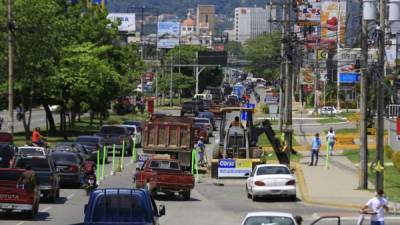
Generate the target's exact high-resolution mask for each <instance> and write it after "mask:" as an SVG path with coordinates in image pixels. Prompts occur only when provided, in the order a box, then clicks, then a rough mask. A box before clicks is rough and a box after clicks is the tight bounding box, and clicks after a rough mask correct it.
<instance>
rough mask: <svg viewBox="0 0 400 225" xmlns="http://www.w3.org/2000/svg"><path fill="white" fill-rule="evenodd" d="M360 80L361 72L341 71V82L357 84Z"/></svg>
mask: <svg viewBox="0 0 400 225" xmlns="http://www.w3.org/2000/svg"><path fill="white" fill-rule="evenodd" d="M359 81H360V74H359V73H340V74H339V82H340V83H341V84H355V83H358V82H359Z"/></svg>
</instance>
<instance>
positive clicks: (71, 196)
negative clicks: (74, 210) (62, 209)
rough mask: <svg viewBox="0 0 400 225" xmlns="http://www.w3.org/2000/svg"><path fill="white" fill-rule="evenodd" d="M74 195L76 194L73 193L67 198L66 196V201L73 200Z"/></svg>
mask: <svg viewBox="0 0 400 225" xmlns="http://www.w3.org/2000/svg"><path fill="white" fill-rule="evenodd" d="M75 194H76V192H74V193H72V194H70V195H68V196H67V199H68V200H69V199H71V198H73V197H74V196H75Z"/></svg>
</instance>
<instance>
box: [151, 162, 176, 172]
mask: <svg viewBox="0 0 400 225" xmlns="http://www.w3.org/2000/svg"><path fill="white" fill-rule="evenodd" d="M150 168H154V169H171V170H179V165H178V163H177V162H170V161H163V160H160V161H158V160H153V161H151V163H150Z"/></svg>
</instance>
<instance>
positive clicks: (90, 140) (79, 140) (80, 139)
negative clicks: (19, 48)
mask: <svg viewBox="0 0 400 225" xmlns="http://www.w3.org/2000/svg"><path fill="white" fill-rule="evenodd" d="M76 142H77V143H93V144H97V143H99V139H98V138H95V137H78V138H77V139H76Z"/></svg>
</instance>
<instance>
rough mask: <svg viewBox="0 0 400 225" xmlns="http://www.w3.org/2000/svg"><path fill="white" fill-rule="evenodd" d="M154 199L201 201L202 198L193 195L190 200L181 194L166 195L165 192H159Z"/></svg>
mask: <svg viewBox="0 0 400 225" xmlns="http://www.w3.org/2000/svg"><path fill="white" fill-rule="evenodd" d="M154 199H156V200H157V201H182V202H199V201H201V200H199V199H197V198H193V197H191V198H190V199H189V200H184V199H183V198H182V196H179V195H173V196H172V195H164V194H157V195H156V196H154Z"/></svg>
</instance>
